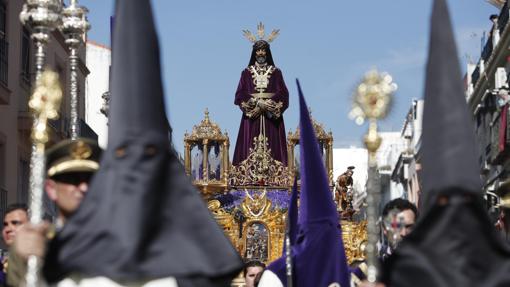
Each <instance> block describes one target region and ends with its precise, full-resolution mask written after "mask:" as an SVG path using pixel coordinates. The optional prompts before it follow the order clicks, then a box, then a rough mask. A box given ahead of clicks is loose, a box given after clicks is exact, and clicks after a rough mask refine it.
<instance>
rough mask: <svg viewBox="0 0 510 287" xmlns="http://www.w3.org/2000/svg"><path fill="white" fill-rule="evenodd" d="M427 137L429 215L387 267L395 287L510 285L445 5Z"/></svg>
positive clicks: (509, 266)
mask: <svg viewBox="0 0 510 287" xmlns="http://www.w3.org/2000/svg"><path fill="white" fill-rule="evenodd" d="M424 98H425V107H424V112H423V113H424V116H423V134H422V148H421V150H422V166H423V177H422V179H423V197H424V198H423V200H422V206H421V207H422V216H421V218H420V219H419V220H418V222H417V224H416V227H415V229H414V231H413V232H412V233H411V234H410V235H409V236H407V237H406V238H405V239H404V240H403V241H402V243H401V245H400V246H399V248H398V249H397V250H396V251H395V253H394V254H393V255H392V256H391V257H390V258H389V259H388V261H387V264H385V265H384V267H385V268H384V270H383V281H384V283H386V285H387V286H392V287H400V286H402V287H405V286H415V287H421V286H423V287H425V286H427V287H429V286H435V287H447V286H448V287H450V286H469V287H471V286H473V287H475V286H484V287H497V286H510V248H509V247H508V246H507V245H505V244H504V243H503V242H502V240H501V238H499V236H498V235H497V234H496V232H495V230H494V227H493V226H492V224H491V222H490V220H489V217H488V214H487V211H486V209H485V206H484V203H483V199H482V195H483V194H482V188H481V187H482V185H481V180H480V174H479V165H478V157H477V149H476V142H475V137H474V128H473V123H472V118H471V116H470V114H469V112H468V108H467V104H466V99H465V96H464V93H463V87H462V80H461V73H460V68H459V62H458V57H457V51H456V45H455V41H454V36H453V31H452V28H451V22H450V16H449V13H448V8H447V4H446V0H435V1H434V5H433V12H432V17H431V28H430V42H429V56H428V63H427V71H426V84H425V97H424Z"/></svg>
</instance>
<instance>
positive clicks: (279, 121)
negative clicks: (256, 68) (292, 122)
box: [232, 68, 289, 166]
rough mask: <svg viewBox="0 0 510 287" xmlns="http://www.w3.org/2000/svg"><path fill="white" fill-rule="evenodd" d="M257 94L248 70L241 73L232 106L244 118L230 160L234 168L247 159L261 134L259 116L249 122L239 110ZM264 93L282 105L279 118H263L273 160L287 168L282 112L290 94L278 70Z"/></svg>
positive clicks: (287, 104)
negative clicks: (237, 109)
mask: <svg viewBox="0 0 510 287" xmlns="http://www.w3.org/2000/svg"><path fill="white" fill-rule="evenodd" d="M256 92H257V91H256V90H255V85H254V83H253V78H252V74H251V72H250V70H249V69H248V68H246V69H244V70H243V72H242V73H241V79H240V80H239V86H238V87H237V92H236V97H235V101H234V104H236V105H237V106H239V108H240V109H241V111H242V112H243V116H242V118H241V124H240V126H239V133H238V135H237V142H236V147H235V151H234V158H233V160H232V164H233V165H238V164H239V163H241V162H242V161H243V160H245V159H246V158H247V157H248V155H249V151H250V148H253V139H254V138H255V137H257V136H258V135H259V133H260V116H259V117H257V118H253V119H252V118H249V117H248V116H247V115H246V114H245V111H244V110H243V107H242V106H241V104H242V103H243V102H247V101H248V100H250V98H251V97H252V96H251V94H252V93H256ZM264 92H266V93H275V95H274V96H273V97H272V98H271V99H272V100H273V101H275V102H281V103H282V104H283V106H282V107H281V109H280V114H281V116H280V117H278V118H275V117H272V118H269V117H268V116H266V117H265V128H266V137H267V138H268V144H269V148H270V149H271V155H272V157H273V158H274V159H276V160H278V161H280V162H282V163H283V164H284V165H285V166H287V140H286V137H285V124H284V122H283V112H284V111H285V110H286V109H287V107H288V106H289V91H288V90H287V86H286V85H285V82H284V80H283V76H282V72H281V71H280V69H278V68H275V70H274V71H273V72H272V73H271V76H270V78H269V84H268V86H267V89H266V90H265V91H264Z"/></svg>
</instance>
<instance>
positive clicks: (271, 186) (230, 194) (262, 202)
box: [184, 24, 367, 263]
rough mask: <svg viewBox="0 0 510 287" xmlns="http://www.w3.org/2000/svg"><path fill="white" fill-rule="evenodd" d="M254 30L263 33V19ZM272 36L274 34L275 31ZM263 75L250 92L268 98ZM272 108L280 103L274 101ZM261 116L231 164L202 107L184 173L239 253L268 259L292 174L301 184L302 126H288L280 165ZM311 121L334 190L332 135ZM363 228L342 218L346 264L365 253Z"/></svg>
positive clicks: (278, 240) (278, 250) (281, 231)
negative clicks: (243, 151)
mask: <svg viewBox="0 0 510 287" xmlns="http://www.w3.org/2000/svg"><path fill="white" fill-rule="evenodd" d="M275 31H278V30H275ZM244 32H245V35H246V36H247V37H248V38H251V41H252V42H254V41H256V37H255V36H254V35H253V34H251V33H249V31H246V30H245V31H244ZM257 34H258V36H259V38H262V37H263V35H264V32H263V25H262V24H259V26H258V32H257ZM271 35H273V39H274V37H275V36H274V35H277V32H273V33H271ZM266 80H267V79H266V78H263V77H260V78H258V79H257V77H255V76H254V77H253V81H254V87H255V88H256V91H257V92H256V93H254V94H252V96H253V97H254V98H261V99H271V94H270V93H267V92H266V91H265V89H264V87H265V86H264V83H266V82H267V81H266ZM272 107H276V108H278V106H277V105H273V106H272ZM260 121H261V123H260V124H261V128H260V133H259V134H258V135H256V136H254V137H253V141H252V144H251V146H250V149H249V153H248V155H247V157H246V158H245V159H244V160H243V161H241V162H239V163H237V164H236V165H233V164H232V163H231V161H230V159H229V153H228V151H229V146H230V144H229V143H230V140H229V137H228V134H227V132H222V131H221V128H220V127H219V125H218V124H216V123H214V122H213V121H212V120H211V118H210V115H209V112H208V111H207V110H206V112H205V117H204V119H203V120H202V121H201V122H200V123H199V124H198V125H196V126H194V127H193V129H192V131H191V133H187V132H186V134H185V136H184V146H185V156H184V164H185V170H186V173H187V174H188V175H189V176H190V178H191V179H192V181H193V183H194V184H195V186H196V187H197V188H198V189H199V190H200V192H201V194H202V196H203V198H204V199H205V200H206V201H207V202H208V207H209V209H210V211H211V212H212V214H213V215H214V217H215V218H216V220H217V221H218V223H219V225H220V226H222V227H223V230H224V231H225V234H226V235H227V236H228V237H229V238H230V240H231V241H232V243H233V245H234V246H235V247H236V248H237V250H238V252H239V253H240V254H241V256H242V257H243V258H244V259H245V260H246V261H250V260H259V261H262V262H265V263H269V262H271V261H273V260H275V259H277V258H279V257H280V256H281V254H282V250H283V244H284V238H285V231H286V229H285V226H286V221H287V208H288V204H289V199H290V190H291V188H292V184H293V182H294V180H295V179H296V180H297V187H298V189H299V166H300V163H299V161H300V156H299V133H300V131H299V127H298V128H297V129H296V130H295V132H292V131H289V132H288V134H287V138H286V139H285V140H283V142H284V144H286V151H287V163H286V164H284V163H283V162H281V161H279V160H276V159H275V158H274V157H273V156H272V154H271V149H270V145H269V143H268V142H269V138H268V136H269V135H267V134H266V133H265V131H264V129H263V128H262V125H263V124H264V123H263V122H262V121H267V118H265V117H264V116H263V117H261V119H260ZM312 122H313V126H314V129H315V132H316V135H317V138H318V141H319V145H320V147H321V149H320V150H321V152H322V155H323V161H324V166H325V168H326V170H327V174H328V177H329V181H330V182H331V185H330V186H331V191H332V193H333V191H334V190H333V189H334V184H333V182H334V181H333V135H332V133H331V132H326V130H325V128H324V127H323V125H322V124H319V123H317V122H316V121H315V120H314V119H312ZM360 217H361V218H362V216H360ZM366 227H367V222H366V220H363V219H361V220H360V219H356V220H355V219H353V217H350V218H343V219H342V230H343V232H342V233H343V234H342V236H343V240H344V244H345V250H346V253H347V257H348V260H349V263H353V262H355V261H361V260H363V259H364V258H365V254H364V251H365V250H364V249H365V246H366V244H367V229H366Z"/></svg>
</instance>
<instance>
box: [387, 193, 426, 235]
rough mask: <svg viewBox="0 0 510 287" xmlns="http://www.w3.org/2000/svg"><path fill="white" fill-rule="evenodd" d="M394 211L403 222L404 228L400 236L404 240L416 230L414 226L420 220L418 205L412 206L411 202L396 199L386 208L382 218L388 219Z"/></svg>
mask: <svg viewBox="0 0 510 287" xmlns="http://www.w3.org/2000/svg"><path fill="white" fill-rule="evenodd" d="M392 211H396V212H397V214H396V216H397V218H398V219H401V220H402V221H403V222H402V223H403V224H404V226H403V228H402V229H401V231H400V236H401V237H402V238H404V237H406V236H407V235H408V234H409V233H411V231H412V230H413V228H414V224H415V223H416V219H417V218H418V209H417V208H416V205H414V204H412V203H411V202H410V201H409V200H406V199H403V198H396V199H394V200H392V201H390V202H388V203H387V204H386V205H385V206H384V208H383V211H382V217H383V218H386V217H387V216H388V215H389V214H390V212H392Z"/></svg>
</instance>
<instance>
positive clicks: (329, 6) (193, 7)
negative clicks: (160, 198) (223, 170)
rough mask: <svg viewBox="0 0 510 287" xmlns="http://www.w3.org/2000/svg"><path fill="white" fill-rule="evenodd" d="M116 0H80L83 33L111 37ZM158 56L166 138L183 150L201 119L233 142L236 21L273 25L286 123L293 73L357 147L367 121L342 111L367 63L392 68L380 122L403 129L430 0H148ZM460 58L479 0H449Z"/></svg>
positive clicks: (293, 109)
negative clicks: (169, 131) (285, 91)
mask: <svg viewBox="0 0 510 287" xmlns="http://www.w3.org/2000/svg"><path fill="white" fill-rule="evenodd" d="M113 2H114V1H113V0H100V1H98V0H82V1H80V3H81V4H82V5H84V6H86V7H88V8H89V10H90V12H89V21H90V22H91V24H92V29H91V31H90V32H89V36H88V37H89V39H90V40H93V41H96V42H99V43H103V44H107V45H109V42H110V39H109V38H110V31H109V28H110V26H109V16H110V15H111V14H112V13H113ZM152 4H153V11H154V13H155V18H156V23H157V28H158V33H159V39H160V46H161V51H162V61H163V64H162V66H163V82H164V89H165V94H166V100H167V101H166V105H167V113H168V115H169V119H170V123H171V125H172V127H173V131H174V133H173V140H174V142H175V146H176V147H177V149H178V150H179V151H180V152H182V149H183V135H184V133H185V131H186V130H187V131H191V129H192V127H193V125H195V124H198V123H199V122H200V120H201V119H202V118H203V112H204V109H205V108H208V109H209V112H210V116H211V119H212V120H213V121H215V122H216V123H218V124H219V125H220V126H221V128H222V129H223V130H227V131H228V133H229V136H230V141H231V144H232V145H234V144H235V141H236V138H237V132H238V128H239V122H240V118H241V111H240V110H239V109H238V108H237V107H236V106H234V103H233V102H234V93H235V90H236V88H237V84H238V81H239V77H240V75H241V71H242V69H244V68H245V67H246V65H247V63H248V60H249V56H250V52H251V44H250V43H249V42H248V41H247V40H245V38H244V37H243V36H242V33H241V30H242V29H250V30H251V31H254V30H256V25H257V23H258V22H259V21H262V22H263V23H264V24H265V26H266V30H271V29H273V28H279V29H280V36H279V37H278V39H276V40H275V41H274V42H273V43H272V45H271V51H272V54H273V58H274V60H275V63H276V65H277V66H278V67H279V68H280V69H281V70H282V71H283V75H284V78H285V81H286V83H287V87H288V88H289V91H290V107H289V109H288V110H287V111H286V112H285V114H284V119H285V125H286V129H287V130H289V129H292V130H295V128H296V126H297V125H298V101H297V89H296V84H295V79H296V78H299V80H300V81H301V85H302V88H303V92H304V94H305V97H306V99H307V102H308V104H309V106H310V107H311V110H312V115H313V117H314V118H315V119H316V120H317V121H319V122H321V123H323V124H324V125H325V127H326V128H327V129H328V130H331V131H332V132H333V136H334V139H335V144H334V145H335V147H344V146H348V145H356V146H361V145H362V143H361V137H362V135H363V134H364V133H365V131H366V126H357V125H356V124H355V123H354V122H353V121H351V120H350V119H349V118H348V117H347V114H348V112H349V110H350V107H351V94H352V91H353V89H354V87H355V86H356V84H357V82H358V81H359V79H360V78H361V77H362V76H363V74H364V73H365V72H366V71H367V70H369V69H370V68H372V67H376V68H377V69H379V70H381V71H386V72H388V73H390V74H391V75H392V76H393V78H394V81H395V82H396V83H397V84H398V86H399V89H398V91H397V93H396V95H395V99H394V104H393V108H392V112H391V114H390V115H389V116H388V117H387V119H385V120H384V121H383V122H382V123H381V130H383V131H400V129H401V127H402V124H403V120H404V116H405V114H406V112H407V111H408V109H409V107H410V105H411V100H412V99H413V98H421V97H422V94H423V83H424V69H425V61H426V52H427V45H428V30H429V17H430V12H431V7H432V0H365V1H362V0H317V1H310V0H308V1H305V0H292V1H277V0H272V1H270V0H258V1H241V0H214V1H211V0H202V1H198V0H187V1H168V0H153V1H152ZM449 6H450V14H451V16H452V20H453V24H454V29H455V34H456V38H457V47H458V52H459V60H460V61H461V63H462V68H463V70H465V68H464V66H465V63H466V60H467V59H468V58H470V59H472V60H473V61H477V60H478V58H479V54H480V46H481V44H480V43H481V38H482V35H483V31H484V30H488V29H490V26H491V23H490V21H489V16H490V14H497V13H499V11H498V10H497V9H496V8H495V7H493V6H491V5H490V4H488V3H486V2H485V1H484V0H450V1H449Z"/></svg>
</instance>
